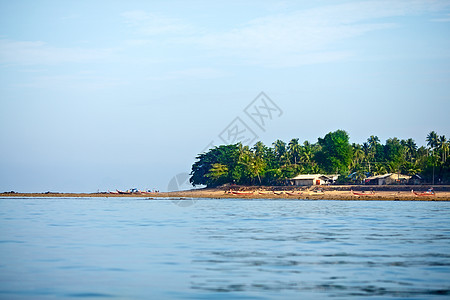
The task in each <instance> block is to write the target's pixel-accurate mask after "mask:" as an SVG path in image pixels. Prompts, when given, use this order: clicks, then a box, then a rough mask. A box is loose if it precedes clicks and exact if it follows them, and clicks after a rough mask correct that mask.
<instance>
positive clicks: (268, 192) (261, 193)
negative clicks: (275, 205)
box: [258, 191, 273, 195]
mask: <svg viewBox="0 0 450 300" xmlns="http://www.w3.org/2000/svg"><path fill="white" fill-rule="evenodd" d="M258 194H260V195H271V194H273V192H271V191H264V192H261V191H259V192H258Z"/></svg>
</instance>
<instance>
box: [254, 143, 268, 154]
mask: <svg viewBox="0 0 450 300" xmlns="http://www.w3.org/2000/svg"><path fill="white" fill-rule="evenodd" d="M265 150H266V146H265V145H264V144H263V142H261V141H258V142H256V144H255V145H254V146H253V151H255V155H256V156H257V157H264V154H265Z"/></svg>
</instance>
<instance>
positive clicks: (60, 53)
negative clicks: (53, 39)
mask: <svg viewBox="0 0 450 300" xmlns="http://www.w3.org/2000/svg"><path fill="white" fill-rule="evenodd" d="M113 54H114V51H113V50H112V49H87V48H63V47H53V46H50V45H47V44H46V43H44V42H42V41H12V40H0V63H2V64H57V63H68V62H75V63H79V62H92V61H97V62H98V61H104V60H106V59H108V58H111V57H112V56H113Z"/></svg>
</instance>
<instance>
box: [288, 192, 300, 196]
mask: <svg viewBox="0 0 450 300" xmlns="http://www.w3.org/2000/svg"><path fill="white" fill-rule="evenodd" d="M301 194H303V192H286V195H289V196H298V195H301Z"/></svg>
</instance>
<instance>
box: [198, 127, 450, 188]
mask: <svg viewBox="0 0 450 300" xmlns="http://www.w3.org/2000/svg"><path fill="white" fill-rule="evenodd" d="M426 142H427V146H426V147H425V146H421V147H418V146H417V144H416V143H415V141H414V140H413V139H411V138H409V139H406V140H403V139H398V138H396V137H395V138H389V139H387V140H386V142H385V143H384V144H382V143H381V142H380V139H379V138H378V137H377V136H374V135H371V136H370V137H369V138H368V139H367V141H366V142H364V143H362V144H356V143H350V141H349V135H348V133H347V132H346V131H344V130H336V131H334V132H330V133H328V134H326V135H325V136H324V137H323V138H318V140H317V142H316V143H310V142H308V141H303V143H300V141H299V139H298V138H294V139H291V140H290V141H289V142H288V143H286V142H284V141H281V140H276V141H275V142H274V143H272V145H271V146H266V145H264V144H263V143H262V142H260V141H259V142H257V143H256V144H255V145H253V146H252V147H250V146H244V145H242V144H241V143H237V144H231V145H221V146H217V147H215V148H212V149H210V150H208V151H207V152H205V153H201V154H199V155H198V156H197V157H196V162H195V163H194V164H193V165H192V171H191V174H190V175H191V177H190V182H191V183H192V184H193V185H194V186H195V185H207V186H218V185H222V184H226V183H235V184H241V185H284V184H286V183H287V180H288V179H290V178H292V177H295V176H297V175H299V174H317V173H321V174H340V176H339V179H338V183H341V184H351V183H354V184H359V183H362V182H364V179H365V178H367V177H369V176H373V175H383V174H386V173H401V174H405V175H416V174H417V175H419V176H420V178H422V179H423V181H424V182H427V183H432V182H434V183H450V182H449V178H450V176H449V175H450V160H449V159H448V155H449V146H450V142H449V141H447V139H446V137H445V136H444V135H441V136H440V135H438V134H437V133H436V132H435V131H432V132H430V133H429V134H428V135H427V137H426Z"/></svg>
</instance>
